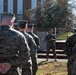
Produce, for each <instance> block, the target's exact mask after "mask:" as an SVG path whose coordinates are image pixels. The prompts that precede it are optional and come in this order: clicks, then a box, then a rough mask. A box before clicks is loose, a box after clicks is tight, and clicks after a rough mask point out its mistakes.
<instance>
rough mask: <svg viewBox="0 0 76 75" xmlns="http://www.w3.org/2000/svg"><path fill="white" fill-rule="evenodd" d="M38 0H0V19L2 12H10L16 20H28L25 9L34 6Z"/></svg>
mask: <svg viewBox="0 0 76 75" xmlns="http://www.w3.org/2000/svg"><path fill="white" fill-rule="evenodd" d="M37 1H39V0H0V19H1V17H2V14H3V13H4V12H12V13H14V14H15V15H16V22H17V21H18V20H29V18H28V17H26V14H25V10H28V9H32V8H35V7H36V6H37Z"/></svg>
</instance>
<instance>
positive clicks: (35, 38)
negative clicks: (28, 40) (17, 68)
mask: <svg viewBox="0 0 76 75" xmlns="http://www.w3.org/2000/svg"><path fill="white" fill-rule="evenodd" d="M28 34H30V35H31V36H32V37H33V38H34V40H35V43H36V45H37V49H38V46H39V39H38V36H37V35H35V34H34V33H32V32H28ZM35 54H36V57H37V50H36V52H35ZM35 65H36V63H35ZM36 71H37V68H36V69H34V70H33V75H36Z"/></svg>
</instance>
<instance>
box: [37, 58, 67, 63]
mask: <svg viewBox="0 0 76 75" xmlns="http://www.w3.org/2000/svg"><path fill="white" fill-rule="evenodd" d="M37 61H38V63H41V62H46V59H40V58H38V59H37ZM48 62H54V59H49V60H48ZM57 62H67V59H57Z"/></svg>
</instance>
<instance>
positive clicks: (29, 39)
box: [21, 31, 37, 55]
mask: <svg viewBox="0 0 76 75" xmlns="http://www.w3.org/2000/svg"><path fill="white" fill-rule="evenodd" d="M21 32H22V33H23V34H24V35H25V37H26V39H27V43H28V45H29V47H30V52H31V55H33V54H36V49H37V45H36V43H35V41H34V39H33V37H32V36H31V35H29V34H28V33H26V32H24V31H21Z"/></svg>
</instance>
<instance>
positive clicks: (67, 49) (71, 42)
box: [63, 34, 76, 56]
mask: <svg viewBox="0 0 76 75" xmlns="http://www.w3.org/2000/svg"><path fill="white" fill-rule="evenodd" d="M75 44H76V34H73V35H72V36H70V37H69V38H67V40H66V42H65V44H64V48H63V50H64V53H65V54H66V55H67V56H70V55H72V53H73V48H74V46H75Z"/></svg>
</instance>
